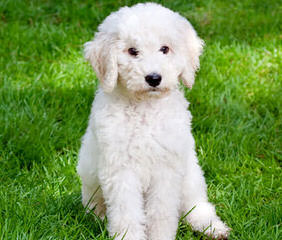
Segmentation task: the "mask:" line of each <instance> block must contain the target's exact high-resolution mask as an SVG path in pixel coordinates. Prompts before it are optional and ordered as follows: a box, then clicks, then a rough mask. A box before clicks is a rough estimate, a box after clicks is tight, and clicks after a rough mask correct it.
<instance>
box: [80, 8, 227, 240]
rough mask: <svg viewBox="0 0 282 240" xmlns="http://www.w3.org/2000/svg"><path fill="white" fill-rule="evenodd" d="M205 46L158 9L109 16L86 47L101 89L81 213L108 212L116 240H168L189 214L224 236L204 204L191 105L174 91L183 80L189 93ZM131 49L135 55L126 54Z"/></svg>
mask: <svg viewBox="0 0 282 240" xmlns="http://www.w3.org/2000/svg"><path fill="white" fill-rule="evenodd" d="M162 46H168V47H169V52H168V53H167V54H164V53H163V52H161V51H160V48H161V47H162ZM202 46H203V41H202V40H201V39H200V38H199V37H198V36H197V34H196V32H195V30H194V29H193V27H192V26H191V24H190V23H189V22H188V21H187V20H186V19H185V18H183V17H181V16H180V15H179V14H178V13H175V12H172V11H171V10H169V9H167V8H164V7H162V6H160V5H158V4H154V3H146V4H137V5H135V6H133V7H130V8H129V7H123V8H121V9H120V10H119V11H117V12H114V13H112V14H111V15H110V16H108V17H107V18H106V19H105V20H104V22H103V23H102V24H101V25H100V26H99V31H98V32H97V33H96V34H95V37H94V40H93V41H90V42H88V43H86V44H85V57H86V59H87V60H89V61H90V62H91V64H92V66H93V68H94V70H95V72H96V73H97V76H98V78H99V80H100V82H101V88H100V89H99V90H98V92H97V94H96V97H95V100H94V102H93V106H92V111H91V115H90V119H89V125H88V128H87V131H86V133H85V135H84V137H83V141H82V146H81V150H80V154H79V163H78V166H77V171H78V173H79V175H80V177H81V180H82V201H83V204H84V206H87V207H89V208H94V211H95V212H96V213H97V214H98V215H100V216H104V214H105V211H106V214H107V217H108V219H109V226H108V229H109V232H110V234H111V235H115V234H117V238H116V239H122V237H124V239H126V240H145V239H147V240H172V239H174V238H175V234H176V230H177V226H178V219H179V216H180V214H181V213H184V214H185V213H186V212H188V211H189V210H191V209H192V208H194V209H193V210H192V212H191V213H190V214H188V216H187V217H186V219H187V221H188V222H189V223H190V224H191V226H192V227H193V229H195V230H197V231H203V230H205V229H207V230H206V233H207V234H209V235H211V236H213V237H214V238H227V236H228V232H229V228H228V227H227V226H226V225H225V224H224V223H223V222H222V221H221V220H220V219H219V217H218V216H217V215H216V212H215V207H214V206H213V205H212V204H211V203H209V202H208V198H207V187H206V183H205V179H204V177H203V172H202V170H201V168H200V166H199V165H198V160H197V157H196V153H195V150H194V145H195V144H194V139H193V136H192V134H191V127H190V125H191V124H190V122H191V114H190V112H189V111H188V110H187V108H188V102H187V101H186V99H185V98H184V96H183V93H182V92H181V91H180V90H179V89H178V85H179V79H182V81H183V83H184V84H185V85H186V86H188V87H192V84H193V82H194V74H195V72H196V71H197V69H198V67H199V56H200V54H201V51H202ZM132 47H134V48H136V50H137V51H138V56H132V55H130V54H129V53H128V49H129V48H132ZM153 72H154V73H158V74H159V75H161V76H162V80H161V83H160V85H159V86H157V87H151V86H149V84H148V83H147V82H146V81H145V76H147V75H148V74H150V73H153ZM94 193H95V194H94Z"/></svg>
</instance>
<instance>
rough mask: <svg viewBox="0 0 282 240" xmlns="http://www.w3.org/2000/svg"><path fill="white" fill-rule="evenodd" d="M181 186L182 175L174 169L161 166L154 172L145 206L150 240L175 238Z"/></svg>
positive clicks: (172, 239) (171, 239)
mask: <svg viewBox="0 0 282 240" xmlns="http://www.w3.org/2000/svg"><path fill="white" fill-rule="evenodd" d="M180 186H181V184H180V177H179V176H178V175H177V173H174V172H173V170H172V169H166V168H160V169H157V171H156V172H154V176H152V180H151V187H150V190H149V191H148V193H147V196H146V206H145V209H146V218H147V231H148V239H149V240H174V239H175V235H176V230H177V226H178V217H179V205H180Z"/></svg>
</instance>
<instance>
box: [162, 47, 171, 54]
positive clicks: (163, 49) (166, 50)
mask: <svg viewBox="0 0 282 240" xmlns="http://www.w3.org/2000/svg"><path fill="white" fill-rule="evenodd" d="M160 51H161V52H162V53H163V54H167V53H168V52H169V47H168V46H162V47H161V49H160Z"/></svg>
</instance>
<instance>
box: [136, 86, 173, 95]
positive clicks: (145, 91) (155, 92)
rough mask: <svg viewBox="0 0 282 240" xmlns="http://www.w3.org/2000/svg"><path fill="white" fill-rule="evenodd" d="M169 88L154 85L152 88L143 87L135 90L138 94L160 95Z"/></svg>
mask: <svg viewBox="0 0 282 240" xmlns="http://www.w3.org/2000/svg"><path fill="white" fill-rule="evenodd" d="M168 92H169V88H159V87H154V88H148V89H143V90H140V91H137V94H138V95H143V94H148V95H162V94H164V93H168Z"/></svg>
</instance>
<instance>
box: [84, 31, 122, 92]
mask: <svg viewBox="0 0 282 240" xmlns="http://www.w3.org/2000/svg"><path fill="white" fill-rule="evenodd" d="M114 42H115V39H114V38H113V36H112V35H111V34H109V33H104V32H97V33H96V34H95V37H94V40H93V41H90V42H87V43H85V44H84V56H85V59H86V60H88V61H89V62H90V63H91V65H92V67H93V69H94V71H95V72H96V74H97V77H98V79H99V80H100V82H101V85H102V88H103V90H104V91H105V92H111V91H112V90H113V89H114V87H115V86H116V83H117V78H118V69H117V59H116V58H117V56H116V49H115V47H114Z"/></svg>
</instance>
